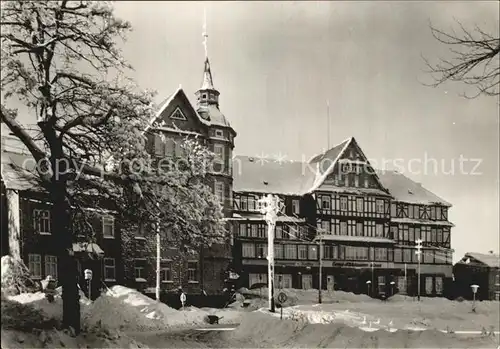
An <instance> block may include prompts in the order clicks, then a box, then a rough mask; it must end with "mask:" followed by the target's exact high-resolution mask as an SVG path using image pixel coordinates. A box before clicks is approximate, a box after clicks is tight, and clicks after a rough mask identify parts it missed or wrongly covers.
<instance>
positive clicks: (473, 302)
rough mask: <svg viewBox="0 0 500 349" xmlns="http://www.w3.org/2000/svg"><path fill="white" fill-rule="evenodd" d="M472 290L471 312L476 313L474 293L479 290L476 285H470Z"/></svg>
mask: <svg viewBox="0 0 500 349" xmlns="http://www.w3.org/2000/svg"><path fill="white" fill-rule="evenodd" d="M470 287H471V288H472V311H473V312H476V293H477V289H478V288H479V286H478V285H470Z"/></svg>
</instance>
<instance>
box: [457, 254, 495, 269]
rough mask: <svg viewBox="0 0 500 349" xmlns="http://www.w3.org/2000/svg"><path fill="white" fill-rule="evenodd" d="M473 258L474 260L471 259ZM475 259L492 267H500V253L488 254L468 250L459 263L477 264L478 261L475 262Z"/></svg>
mask: <svg viewBox="0 0 500 349" xmlns="http://www.w3.org/2000/svg"><path fill="white" fill-rule="evenodd" d="M471 258H472V259H473V261H472V262H471V261H470V259H471ZM468 260H469V262H468ZM474 260H475V261H477V262H479V263H480V264H484V265H485V266H487V267H490V268H500V255H498V254H491V253H490V254H486V253H478V252H467V253H466V254H465V256H464V258H462V260H460V261H459V262H458V263H459V264H470V263H472V264H473V265H477V263H474V262H475V261H474Z"/></svg>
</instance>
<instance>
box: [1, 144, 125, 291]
mask: <svg viewBox="0 0 500 349" xmlns="http://www.w3.org/2000/svg"><path fill="white" fill-rule="evenodd" d="M1 155H2V169H1V197H2V200H1V205H2V207H1V211H2V231H1V235H2V256H3V255H11V256H12V257H14V258H16V259H22V260H23V261H24V263H25V264H26V266H27V267H28V269H29V270H30V272H31V276H32V278H33V280H42V279H44V278H46V277H47V276H49V275H50V276H52V277H53V278H54V279H56V280H57V279H58V275H59V274H60V263H58V254H59V252H58V251H57V246H58V244H57V243H56V240H55V239H56V238H57V232H56V229H57V226H54V222H55V221H54V220H53V219H52V217H51V206H52V204H51V200H50V197H49V195H48V194H47V193H46V192H44V190H43V189H42V188H40V187H39V186H38V184H37V183H36V181H35V180H34V177H33V175H32V174H31V173H30V172H31V171H32V170H33V169H34V167H33V166H32V165H34V162H33V161H30V159H31V157H30V156H29V155H28V154H27V153H26V152H23V151H22V148H21V147H14V148H9V147H8V146H5V144H3V146H2V153H1ZM30 164H31V165H30ZM20 169H23V171H22V172H20ZM87 210H88V211H89V212H88V213H89V223H90V224H91V225H92V228H93V230H94V233H95V235H94V236H93V238H92V241H93V242H92V243H90V242H88V241H89V238H88V236H84V235H82V234H79V233H78V230H77V229H75V231H74V241H75V243H74V244H73V253H74V255H75V257H76V260H77V268H78V282H79V285H80V287H82V289H85V288H86V286H87V285H86V283H85V282H84V270H85V269H91V270H92V272H93V280H94V284H93V285H92V288H93V289H94V291H93V294H94V295H97V294H98V292H96V291H97V290H98V289H99V288H101V287H102V286H103V285H102V282H104V283H105V284H106V285H107V286H111V285H114V284H123V280H124V270H123V253H122V241H121V227H120V224H119V222H118V221H116V220H115V219H114V215H113V212H110V211H102V212H97V211H95V210H92V209H87Z"/></svg>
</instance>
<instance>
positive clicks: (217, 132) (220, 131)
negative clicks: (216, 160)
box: [215, 130, 224, 138]
mask: <svg viewBox="0 0 500 349" xmlns="http://www.w3.org/2000/svg"><path fill="white" fill-rule="evenodd" d="M215 137H217V138H223V137H224V132H223V131H222V130H215Z"/></svg>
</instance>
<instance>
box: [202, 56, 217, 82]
mask: <svg viewBox="0 0 500 349" xmlns="http://www.w3.org/2000/svg"><path fill="white" fill-rule="evenodd" d="M200 90H215V87H214V81H213V78H212V70H211V69H210V62H209V60H208V57H207V58H206V59H205V66H204V69H203V82H202V83H201V88H200Z"/></svg>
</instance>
